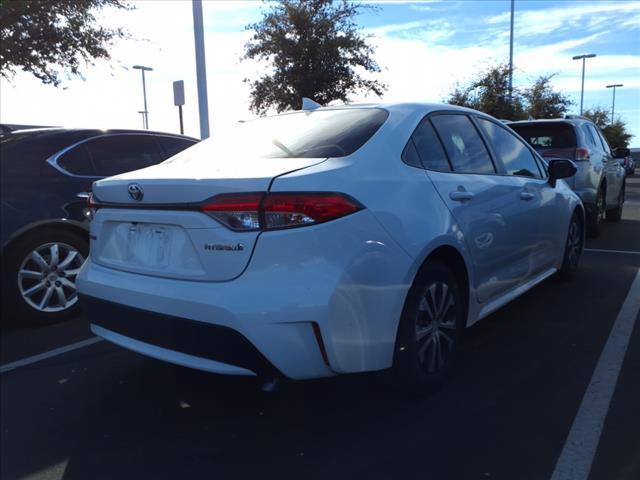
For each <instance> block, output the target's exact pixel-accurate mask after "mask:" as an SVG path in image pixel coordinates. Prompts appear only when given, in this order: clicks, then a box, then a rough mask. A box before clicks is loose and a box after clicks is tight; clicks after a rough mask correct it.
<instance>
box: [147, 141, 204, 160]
mask: <svg viewBox="0 0 640 480" xmlns="http://www.w3.org/2000/svg"><path fill="white" fill-rule="evenodd" d="M156 140H157V141H158V143H160V145H161V146H162V149H163V150H164V155H163V158H164V159H166V158H169V157H173V156H174V155H177V154H178V153H180V152H181V151H183V150H186V149H187V148H189V147H191V146H192V145H195V144H196V142H194V141H193V140H189V139H187V138H178V137H162V136H158V137H156Z"/></svg>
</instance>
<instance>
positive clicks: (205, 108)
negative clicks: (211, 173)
mask: <svg viewBox="0 0 640 480" xmlns="http://www.w3.org/2000/svg"><path fill="white" fill-rule="evenodd" d="M193 35H194V39H195V47H196V76H197V80H198V113H199V115H200V138H201V139H203V140H204V139H205V138H208V137H209V101H208V99H207V67H206V64H205V55H204V29H203V26H202V0H193Z"/></svg>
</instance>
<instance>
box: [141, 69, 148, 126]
mask: <svg viewBox="0 0 640 480" xmlns="http://www.w3.org/2000/svg"><path fill="white" fill-rule="evenodd" d="M142 96H143V97H144V128H146V129H147V130H149V111H148V110H147V83H146V82H145V80H144V69H142Z"/></svg>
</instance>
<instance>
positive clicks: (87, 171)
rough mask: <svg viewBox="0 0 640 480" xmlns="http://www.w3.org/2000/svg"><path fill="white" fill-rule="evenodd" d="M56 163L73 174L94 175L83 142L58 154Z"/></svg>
mask: <svg viewBox="0 0 640 480" xmlns="http://www.w3.org/2000/svg"><path fill="white" fill-rule="evenodd" d="M58 165H59V166H60V167H61V168H63V169H64V170H66V171H67V172H69V173H71V174H73V175H84V176H95V175H96V172H95V169H94V168H93V164H92V163H91V158H89V154H88V153H87V149H86V148H85V146H84V144H80V145H78V146H77V147H74V148H72V149H71V150H69V151H68V152H65V153H63V154H62V155H60V157H59V158H58Z"/></svg>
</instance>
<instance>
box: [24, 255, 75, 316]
mask: <svg viewBox="0 0 640 480" xmlns="http://www.w3.org/2000/svg"><path fill="white" fill-rule="evenodd" d="M83 263H84V257H83V256H82V254H81V253H80V252H78V250H76V249H75V248H74V247H72V246H70V245H67V244H65V243H47V244H45V245H41V246H39V247H38V248H36V249H35V250H34V251H32V252H31V253H30V254H29V255H27V256H26V258H25V259H24V260H23V261H22V263H21V264H20V269H19V270H18V289H19V290H20V294H21V295H22V298H23V300H24V301H25V302H26V303H27V304H28V305H29V306H31V307H32V308H35V309H36V310H38V311H40V312H60V311H62V310H66V309H67V308H70V307H71V306H73V305H74V304H75V303H76V302H77V301H78V295H77V292H76V283H75V280H76V276H77V275H78V272H79V270H80V267H81V266H82V264H83Z"/></svg>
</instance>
